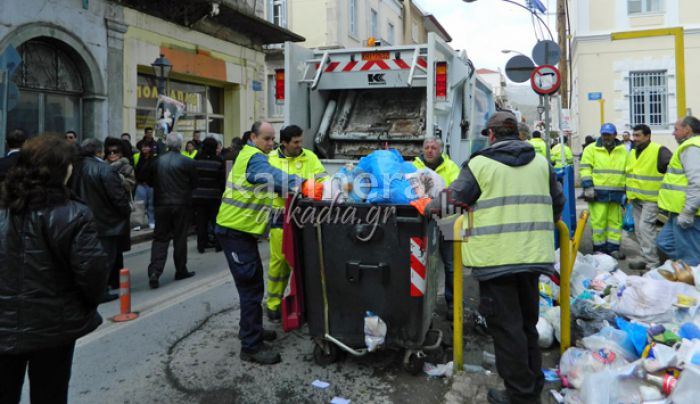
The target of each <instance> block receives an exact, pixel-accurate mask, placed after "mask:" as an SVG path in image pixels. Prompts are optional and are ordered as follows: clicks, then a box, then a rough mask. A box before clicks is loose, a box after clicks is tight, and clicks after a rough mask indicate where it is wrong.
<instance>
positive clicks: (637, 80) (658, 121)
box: [630, 70, 668, 126]
mask: <svg viewBox="0 0 700 404" xmlns="http://www.w3.org/2000/svg"><path fill="white" fill-rule="evenodd" d="M667 88H668V86H667V79H666V70H657V71H645V72H630V123H631V125H632V126H634V125H638V124H642V123H643V124H647V125H649V126H666V125H668V91H667Z"/></svg>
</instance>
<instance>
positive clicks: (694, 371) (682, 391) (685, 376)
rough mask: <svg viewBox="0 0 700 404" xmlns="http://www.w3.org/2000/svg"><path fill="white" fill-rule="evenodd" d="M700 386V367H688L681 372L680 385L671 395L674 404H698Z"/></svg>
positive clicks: (677, 384) (677, 385) (678, 384)
mask: <svg viewBox="0 0 700 404" xmlns="http://www.w3.org/2000/svg"><path fill="white" fill-rule="evenodd" d="M698 386H700V366H695V365H688V366H686V367H685V370H683V372H681V376H680V378H678V383H676V387H675V388H674V389H673V393H671V396H670V398H671V400H672V402H674V403H697V402H698Z"/></svg>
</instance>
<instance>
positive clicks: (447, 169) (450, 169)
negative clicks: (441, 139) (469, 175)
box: [413, 155, 459, 187]
mask: <svg viewBox="0 0 700 404" xmlns="http://www.w3.org/2000/svg"><path fill="white" fill-rule="evenodd" d="M413 165H414V166H416V168H417V169H419V170H422V169H424V168H428V166H426V165H425V161H423V159H422V158H420V157H416V158H415V159H414V160H413ZM434 171H435V172H436V173H437V174H438V175H439V176H440V177H442V179H443V180H445V186H446V187H448V186H450V184H452V182H453V181H454V180H456V179H457V177H458V176H459V166H457V164H456V163H455V162H454V161H452V160H450V158H449V157H447V156H445V155H443V156H442V163H440V165H439V166H437V168H436V169H435V170H434Z"/></svg>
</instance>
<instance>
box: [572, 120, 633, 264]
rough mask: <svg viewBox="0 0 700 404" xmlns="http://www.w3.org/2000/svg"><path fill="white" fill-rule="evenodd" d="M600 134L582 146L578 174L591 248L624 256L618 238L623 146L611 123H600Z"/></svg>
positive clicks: (623, 183) (620, 234)
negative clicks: (589, 216)
mask: <svg viewBox="0 0 700 404" xmlns="http://www.w3.org/2000/svg"><path fill="white" fill-rule="evenodd" d="M600 134H601V136H600V138H598V140H597V141H596V143H595V144H592V145H590V146H588V147H586V148H585V149H583V156H581V164H580V165H579V168H580V176H581V178H580V179H581V186H582V187H583V195H584V199H585V200H586V202H588V209H589V211H590V213H591V228H592V230H593V251H599V252H603V253H607V254H610V255H611V256H612V257H614V258H615V259H625V256H624V254H622V252H620V242H621V241H622V205H623V203H624V199H625V167H626V164H627V149H625V146H624V145H623V144H622V142H620V141H619V140H618V139H616V137H617V128H616V127H615V125H613V124H612V123H606V124H603V126H602V127H601V129H600Z"/></svg>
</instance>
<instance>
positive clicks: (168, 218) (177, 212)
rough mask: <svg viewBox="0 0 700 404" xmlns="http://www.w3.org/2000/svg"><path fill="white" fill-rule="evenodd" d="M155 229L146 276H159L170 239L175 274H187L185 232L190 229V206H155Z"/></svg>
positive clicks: (166, 255)
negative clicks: (171, 241)
mask: <svg viewBox="0 0 700 404" xmlns="http://www.w3.org/2000/svg"><path fill="white" fill-rule="evenodd" d="M155 214H156V228H155V229H154V231H153V243H152V244H151V264H150V265H149V266H148V276H151V275H154V274H155V275H157V276H160V275H161V274H162V273H163V268H164V267H165V261H166V259H167V257H168V246H169V245H170V239H172V240H173V260H174V261H175V272H176V273H178V274H185V273H186V272H187V231H188V230H189V227H190V222H191V215H192V207H191V206H156V208H155Z"/></svg>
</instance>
